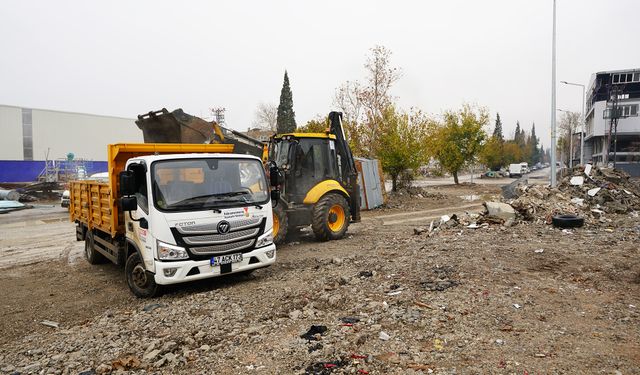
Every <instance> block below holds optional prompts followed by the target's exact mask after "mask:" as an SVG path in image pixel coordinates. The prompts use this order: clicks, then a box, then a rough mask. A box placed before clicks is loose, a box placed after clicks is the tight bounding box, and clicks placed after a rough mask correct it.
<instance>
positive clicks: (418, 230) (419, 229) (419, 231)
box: [413, 227, 427, 236]
mask: <svg viewBox="0 0 640 375" xmlns="http://www.w3.org/2000/svg"><path fill="white" fill-rule="evenodd" d="M426 231H427V228H424V227H417V228H413V234H415V235H416V236H419V235H421V234H422V233H424V232H426Z"/></svg>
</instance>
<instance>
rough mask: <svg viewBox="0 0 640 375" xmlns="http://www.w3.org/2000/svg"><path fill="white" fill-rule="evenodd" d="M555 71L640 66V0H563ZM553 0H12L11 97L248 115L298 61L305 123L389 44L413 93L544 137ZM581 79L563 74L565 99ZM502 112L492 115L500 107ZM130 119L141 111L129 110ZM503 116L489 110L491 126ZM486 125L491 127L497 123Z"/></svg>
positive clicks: (4, 11) (8, 25)
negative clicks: (482, 109) (371, 54)
mask: <svg viewBox="0 0 640 375" xmlns="http://www.w3.org/2000/svg"><path fill="white" fill-rule="evenodd" d="M557 9H558V23H557V25H558V52H557V58H558V60H557V61H558V65H557V69H558V71H557V76H558V81H560V80H567V81H573V82H578V83H583V84H587V83H588V81H589V78H590V75H591V74H592V73H593V72H596V71H602V70H612V69H626V68H640V48H638V45H639V43H640V39H639V37H640V1H637V0H607V1H604V0H558V8H557ZM551 27H552V0H483V1H476V0H473V1H472V0H465V1H463V0H448V1H385V2H379V1H372V0H366V1H345V0H343V1H316V2H311V1H228V2H220V1H218V2H213V1H202V2H196V1H189V2H184V1H183V2H178V1H174V2H165V1H108V2H101V3H98V2H93V1H60V0H56V1H39V2H33V1H26V0H22V1H7V0H5V1H2V2H1V3H0V104H10V105H18V106H24V107H33V108H47V109H56V110H63V111H75V112H87V113H96V114H104V115H114V116H124V117H135V116H136V115H137V114H140V113H144V112H148V111H150V110H156V109H160V108H162V107H166V108H168V109H170V110H172V109H175V108H178V107H181V108H183V109H184V110H185V111H187V112H189V113H192V114H195V115H207V114H208V108H211V107H217V106H220V107H225V108H226V109H227V123H228V125H229V126H230V127H232V128H235V129H239V130H246V128H247V127H249V126H250V125H251V123H252V121H253V118H254V111H255V108H256V106H257V105H258V104H259V103H261V102H270V103H275V104H277V102H278V98H279V95H280V89H281V86H282V78H283V73H284V70H285V69H287V70H288V72H289V78H290V80H291V88H292V91H293V101H294V110H295V112H296V120H297V122H298V124H304V123H305V122H306V121H307V120H309V119H311V118H313V117H315V116H316V115H317V114H326V113H328V112H329V111H330V110H331V109H333V106H332V104H333V103H332V98H333V93H334V90H335V88H336V87H337V86H338V85H339V84H340V83H342V82H344V81H346V80H355V79H360V80H361V79H363V78H364V77H363V76H364V68H363V64H364V61H365V58H366V55H367V53H368V50H369V48H371V47H373V46H374V45H376V44H379V45H384V46H385V47H387V48H389V49H390V50H391V51H392V52H393V56H392V63H393V64H394V65H395V66H397V67H400V68H401V69H402V71H403V76H402V78H401V80H400V81H399V82H398V83H397V85H396V86H395V87H394V88H393V94H394V95H395V96H397V97H398V99H399V103H400V105H401V106H402V107H403V108H409V107H411V106H415V107H419V108H421V109H423V110H425V111H427V112H429V113H433V114H439V113H441V112H442V111H443V110H445V109H450V108H457V107H459V106H460V105H461V104H462V103H464V102H469V103H476V104H479V105H482V106H486V107H487V108H489V110H490V111H491V114H492V118H494V117H495V113H496V112H499V113H500V115H501V117H502V121H503V126H504V128H505V133H506V134H505V135H507V136H511V135H512V133H513V130H514V129H515V123H516V120H519V121H520V124H521V125H522V126H523V127H524V128H526V129H527V130H529V129H530V128H531V124H532V123H533V122H535V123H536V130H537V133H538V135H539V136H540V137H541V139H542V141H543V143H544V145H545V146H548V145H549V133H550V130H549V123H550V100H551V99H550V98H551V91H550V87H551V63H550V58H551ZM581 95H582V93H581V89H580V88H578V87H571V86H565V85H560V84H559V85H558V101H557V103H558V108H562V109H567V110H575V111H580V109H581ZM492 121H493V120H492ZM132 126H133V125H132ZM492 128H493V123H492V124H491V129H492ZM491 129H489V130H491Z"/></svg>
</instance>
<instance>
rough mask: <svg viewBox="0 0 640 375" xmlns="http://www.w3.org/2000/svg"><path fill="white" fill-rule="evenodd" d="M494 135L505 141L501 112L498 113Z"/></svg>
mask: <svg viewBox="0 0 640 375" xmlns="http://www.w3.org/2000/svg"><path fill="white" fill-rule="evenodd" d="M493 136H494V137H496V138H498V139H499V140H500V141H504V136H503V135H502V121H500V114H499V113H496V126H495V127H494V128H493Z"/></svg>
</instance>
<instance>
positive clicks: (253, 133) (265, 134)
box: [244, 128, 276, 143]
mask: <svg viewBox="0 0 640 375" xmlns="http://www.w3.org/2000/svg"><path fill="white" fill-rule="evenodd" d="M274 134H276V132H274V131H273V130H269V129H263V128H249V130H247V131H246V132H245V133H244V135H246V136H249V137H251V138H254V139H257V140H259V141H261V142H264V143H267V142H269V138H271V136H273V135H274Z"/></svg>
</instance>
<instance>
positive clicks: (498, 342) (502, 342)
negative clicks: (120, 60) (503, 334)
mask: <svg viewBox="0 0 640 375" xmlns="http://www.w3.org/2000/svg"><path fill="white" fill-rule="evenodd" d="M496 344H498V345H504V340H502V339H497V340H496Z"/></svg>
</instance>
